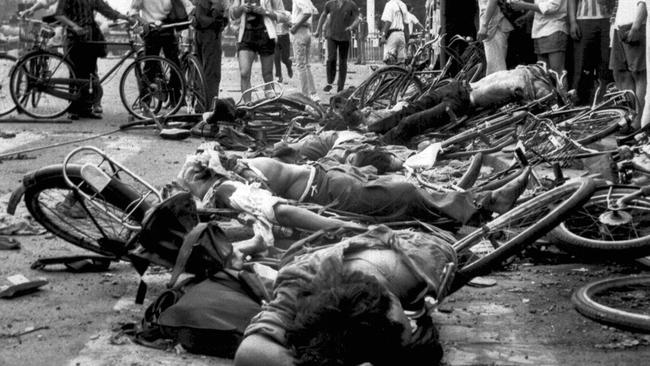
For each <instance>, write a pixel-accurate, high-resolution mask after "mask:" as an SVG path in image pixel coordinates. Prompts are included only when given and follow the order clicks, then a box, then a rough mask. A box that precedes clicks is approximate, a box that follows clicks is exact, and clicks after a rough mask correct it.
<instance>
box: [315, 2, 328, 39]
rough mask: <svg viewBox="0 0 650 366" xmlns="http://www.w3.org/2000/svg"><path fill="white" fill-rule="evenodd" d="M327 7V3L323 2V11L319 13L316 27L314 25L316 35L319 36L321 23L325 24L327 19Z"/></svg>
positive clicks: (321, 27) (321, 28) (321, 29)
mask: <svg viewBox="0 0 650 366" xmlns="http://www.w3.org/2000/svg"><path fill="white" fill-rule="evenodd" d="M329 12H330V11H329V8H328V7H327V3H326V4H325V10H323V13H322V14H321V15H320V18H318V27H316V34H317V35H318V37H319V38H320V37H321V32H322V31H323V24H325V19H327V15H328V14H329Z"/></svg>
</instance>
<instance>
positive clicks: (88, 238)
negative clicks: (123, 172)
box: [23, 165, 150, 256]
mask: <svg viewBox="0 0 650 366" xmlns="http://www.w3.org/2000/svg"><path fill="white" fill-rule="evenodd" d="M62 170H63V166H62V165H53V166H49V167H46V168H43V169H40V170H38V171H36V172H34V173H31V174H29V175H27V176H25V178H24V179H23V182H24V185H25V205H26V206H27V210H28V211H29V213H30V214H31V215H32V216H33V217H34V219H35V220H36V221H38V222H39V223H40V224H41V225H42V226H43V227H44V228H45V229H47V230H48V231H49V232H51V233H52V234H54V235H56V236H58V237H60V238H61V239H63V240H65V241H67V242H69V243H71V244H74V245H76V246H78V247H81V248H84V249H87V250H90V251H92V252H95V253H98V254H101V255H106V256H116V254H118V253H124V251H125V250H126V243H127V242H128V241H129V239H130V238H131V236H132V235H134V234H136V232H134V231H133V230H130V229H127V228H126V227H124V226H123V225H122V224H121V223H119V222H117V221H116V220H114V219H112V218H110V217H109V215H108V214H107V213H106V212H104V211H103V210H106V211H108V212H111V213H113V214H114V215H116V216H118V217H121V216H123V215H124V214H125V211H127V210H129V205H131V204H132V202H134V200H136V199H137V198H136V197H139V194H138V193H137V192H135V191H132V190H129V189H128V188H127V187H126V186H123V185H122V186H120V187H114V186H112V185H109V186H107V187H106V189H104V190H103V191H102V194H101V195H98V196H97V197H96V200H95V201H94V204H91V203H89V202H88V201H87V200H85V199H84V198H83V197H82V196H80V195H78V194H75V192H74V190H73V189H72V188H70V187H69V186H68V185H67V184H66V182H65V180H64V178H63V171H62ZM67 174H68V177H69V178H70V179H71V180H72V182H73V183H75V184H81V183H82V182H83V178H82V177H81V166H79V165H71V166H69V167H68V170H67ZM81 189H82V190H83V191H84V192H86V193H88V194H92V193H93V191H92V188H91V187H90V186H88V185H85V184H83V185H82V186H81ZM149 208H150V204H148V203H147V202H143V203H142V204H141V205H140V206H138V207H137V209H136V210H135V211H134V213H133V215H132V217H131V218H129V219H128V220H127V223H129V224H132V225H139V223H140V222H141V221H142V219H143V217H144V213H145V212H146V210H147V209H149ZM118 255H119V254H118Z"/></svg>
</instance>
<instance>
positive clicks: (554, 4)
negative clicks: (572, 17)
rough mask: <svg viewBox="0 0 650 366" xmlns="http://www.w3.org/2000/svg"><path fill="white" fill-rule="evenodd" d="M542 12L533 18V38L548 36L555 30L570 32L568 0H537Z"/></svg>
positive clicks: (536, 13)
mask: <svg viewBox="0 0 650 366" xmlns="http://www.w3.org/2000/svg"><path fill="white" fill-rule="evenodd" d="M535 4H536V5H537V6H538V7H539V10H540V11H541V13H540V12H535V17H534V18H533V31H532V38H542V37H548V36H550V35H551V34H553V33H555V32H563V33H566V34H569V27H568V25H567V0H535Z"/></svg>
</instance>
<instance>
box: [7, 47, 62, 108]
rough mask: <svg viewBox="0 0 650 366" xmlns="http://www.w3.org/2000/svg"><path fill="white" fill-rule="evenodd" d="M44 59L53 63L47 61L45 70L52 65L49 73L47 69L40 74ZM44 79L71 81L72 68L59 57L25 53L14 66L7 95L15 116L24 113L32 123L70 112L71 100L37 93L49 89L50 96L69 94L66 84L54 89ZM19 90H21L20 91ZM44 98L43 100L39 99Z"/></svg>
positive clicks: (42, 52)
mask: <svg viewBox="0 0 650 366" xmlns="http://www.w3.org/2000/svg"><path fill="white" fill-rule="evenodd" d="M46 59H51V60H53V61H48V66H49V65H50V64H51V63H53V64H55V65H56V67H55V68H54V69H53V70H50V69H49V68H48V69H47V70H43V69H44V66H43V65H45V63H46V61H45V60H46ZM35 74H40V75H35ZM45 78H48V79H49V80H52V79H59V80H73V79H75V73H74V70H73V68H72V65H71V64H70V62H69V61H68V60H66V59H65V58H64V57H63V55H61V54H58V53H53V52H47V51H34V52H31V53H28V54H26V55H25V56H23V57H21V58H20V59H19V60H18V62H17V63H16V64H15V65H14V67H13V69H12V70H11V77H10V82H9V92H10V94H11V99H12V100H13V102H14V104H15V106H16V108H17V110H18V112H19V113H25V114H26V115H28V116H30V117H32V118H36V119H38V118H57V117H59V116H61V115H63V114H64V113H65V112H66V111H67V110H68V108H70V105H71V104H72V101H71V100H68V99H64V98H61V97H57V96H55V95H52V94H51V93H48V92H47V91H43V90H40V91H38V89H40V88H45V87H51V88H52V89H53V90H52V92H55V93H56V92H57V91H60V92H62V93H69V92H70V83H67V82H61V86H58V85H57V84H56V83H55V84H49V83H48V81H46V80H45ZM37 82H38V83H37ZM39 83H43V85H39ZM23 87H24V88H25V90H23V89H22V88H23ZM34 87H35V88H34ZM32 88H34V89H32ZM57 89H58V90H57ZM36 93H38V94H39V95H38V97H37V96H36V95H35V94H36ZM44 97H46V99H43V98H44Z"/></svg>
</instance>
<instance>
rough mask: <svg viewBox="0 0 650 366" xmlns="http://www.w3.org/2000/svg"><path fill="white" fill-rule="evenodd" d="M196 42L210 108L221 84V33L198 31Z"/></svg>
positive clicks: (209, 30)
mask: <svg viewBox="0 0 650 366" xmlns="http://www.w3.org/2000/svg"><path fill="white" fill-rule="evenodd" d="M194 42H195V44H196V53H197V56H198V58H199V60H201V65H202V66H203V74H204V75H205V84H206V85H205V87H206V90H205V93H206V97H207V100H206V106H208V108H210V106H211V105H212V99H213V98H214V97H218V96H219V84H220V83H221V32H220V31H217V30H215V29H202V30H197V31H196V32H195V33H194Z"/></svg>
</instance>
